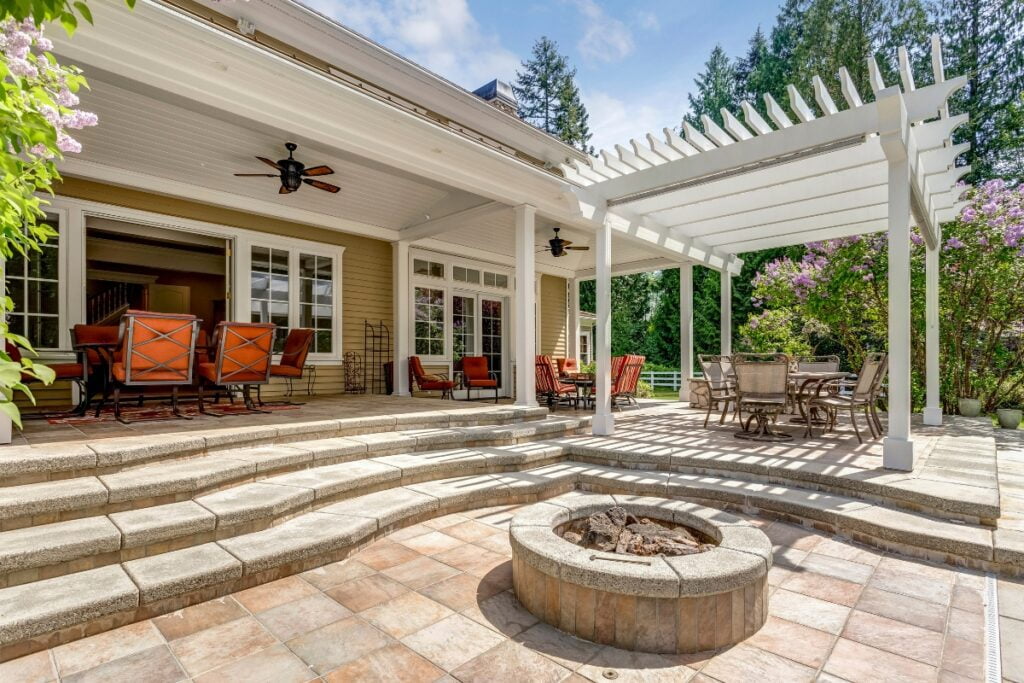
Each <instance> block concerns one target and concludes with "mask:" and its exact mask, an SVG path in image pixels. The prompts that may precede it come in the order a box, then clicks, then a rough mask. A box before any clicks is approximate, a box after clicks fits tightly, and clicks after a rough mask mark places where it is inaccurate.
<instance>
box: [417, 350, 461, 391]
mask: <svg viewBox="0 0 1024 683" xmlns="http://www.w3.org/2000/svg"><path fill="white" fill-rule="evenodd" d="M413 387H419V389H420V391H440V392H441V398H451V397H452V390H453V389H454V388H455V382H453V381H451V380H450V379H448V375H445V374H441V373H438V374H433V375H431V374H428V373H427V372H426V371H425V370H424V369H423V363H421V362H420V357H419V356H409V388H410V389H412V388H413Z"/></svg>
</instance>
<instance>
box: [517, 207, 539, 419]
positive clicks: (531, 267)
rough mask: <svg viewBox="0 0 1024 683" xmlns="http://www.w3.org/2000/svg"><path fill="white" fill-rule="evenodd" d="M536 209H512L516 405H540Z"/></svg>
mask: <svg viewBox="0 0 1024 683" xmlns="http://www.w3.org/2000/svg"><path fill="white" fill-rule="evenodd" d="M535 212H536V209H534V208H533V207H532V206H529V205H528V204H520V205H518V206H516V207H515V209H514V210H513V215H514V216H515V235H516V306H515V308H516V310H515V322H516V324H515V335H516V343H515V350H516V405H517V406H536V405H537V388H536V387H537V379H536V373H535V371H534V367H535V363H536V357H537V318H536V302H537V295H536V277H537V276H536V271H537V269H536V267H535V263H534V250H535V249H536V246H535V244H534V214H535Z"/></svg>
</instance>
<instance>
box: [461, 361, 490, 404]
mask: <svg viewBox="0 0 1024 683" xmlns="http://www.w3.org/2000/svg"><path fill="white" fill-rule="evenodd" d="M462 386H464V387H465V388H466V400H469V399H470V391H471V390H472V389H474V388H475V389H477V390H479V389H494V402H495V403H497V402H498V375H497V374H495V373H493V372H491V371H490V369H489V368H488V366H487V357H486V356H463V357H462ZM477 395H478V396H479V391H478V392H477Z"/></svg>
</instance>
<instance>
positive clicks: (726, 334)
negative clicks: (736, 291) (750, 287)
mask: <svg viewBox="0 0 1024 683" xmlns="http://www.w3.org/2000/svg"><path fill="white" fill-rule="evenodd" d="M721 276H722V287H721V289H722V299H721V314H720V315H721V322H720V325H721V330H722V341H721V345H720V348H721V353H722V355H723V356H728V355H730V354H731V353H732V275H730V274H729V270H728V269H727V268H726V269H723V270H722V274H721Z"/></svg>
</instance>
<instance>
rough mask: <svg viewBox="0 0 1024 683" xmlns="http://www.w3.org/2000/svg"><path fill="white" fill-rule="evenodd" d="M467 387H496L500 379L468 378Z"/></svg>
mask: <svg viewBox="0 0 1024 683" xmlns="http://www.w3.org/2000/svg"><path fill="white" fill-rule="evenodd" d="M466 386H467V387H496V386H498V380H496V379H467V380H466Z"/></svg>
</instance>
